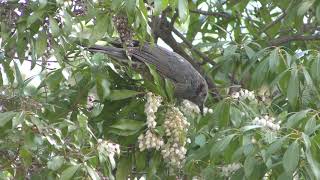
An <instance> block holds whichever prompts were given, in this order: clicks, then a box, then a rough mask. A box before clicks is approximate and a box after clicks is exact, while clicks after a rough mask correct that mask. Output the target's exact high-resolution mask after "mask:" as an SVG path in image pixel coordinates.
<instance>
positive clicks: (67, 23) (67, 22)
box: [63, 10, 73, 34]
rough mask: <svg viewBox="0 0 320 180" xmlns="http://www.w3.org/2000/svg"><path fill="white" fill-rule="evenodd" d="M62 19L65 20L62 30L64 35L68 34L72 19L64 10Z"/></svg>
mask: <svg viewBox="0 0 320 180" xmlns="http://www.w3.org/2000/svg"><path fill="white" fill-rule="evenodd" d="M63 19H64V20H65V21H64V26H63V30H64V32H65V33H66V34H69V33H70V32H71V30H72V25H73V22H72V17H71V16H70V14H69V13H68V12H67V11H66V10H64V11H63Z"/></svg>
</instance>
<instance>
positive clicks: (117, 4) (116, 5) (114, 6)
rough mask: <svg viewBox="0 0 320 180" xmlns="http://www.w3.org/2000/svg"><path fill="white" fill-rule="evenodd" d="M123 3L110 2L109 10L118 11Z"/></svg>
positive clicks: (117, 0)
mask: <svg viewBox="0 0 320 180" xmlns="http://www.w3.org/2000/svg"><path fill="white" fill-rule="evenodd" d="M123 1H124V0H112V4H111V8H112V9H113V10H115V9H119V8H120V7H121V5H122V4H123Z"/></svg>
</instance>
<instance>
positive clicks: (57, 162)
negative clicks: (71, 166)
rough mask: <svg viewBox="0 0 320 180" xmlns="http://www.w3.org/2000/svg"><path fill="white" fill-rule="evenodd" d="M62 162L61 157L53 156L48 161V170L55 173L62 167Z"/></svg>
mask: <svg viewBox="0 0 320 180" xmlns="http://www.w3.org/2000/svg"><path fill="white" fill-rule="evenodd" d="M64 162H65V160H64V157H63V156H55V157H53V158H52V159H51V160H50V161H48V163H47V166H48V168H49V169H51V170H53V171H56V170H58V169H59V168H60V167H62V165H63V163H64Z"/></svg>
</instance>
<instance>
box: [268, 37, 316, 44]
mask: <svg viewBox="0 0 320 180" xmlns="http://www.w3.org/2000/svg"><path fill="white" fill-rule="evenodd" d="M315 40H320V35H308V36H306V35H301V34H296V35H288V36H282V37H279V38H277V39H274V40H271V41H270V42H269V45H270V46H279V45H282V44H285V43H288V42H291V41H315Z"/></svg>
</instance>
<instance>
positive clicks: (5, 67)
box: [2, 62, 14, 84]
mask: <svg viewBox="0 0 320 180" xmlns="http://www.w3.org/2000/svg"><path fill="white" fill-rule="evenodd" d="M2 66H3V70H4V72H5V73H6V76H7V78H8V80H9V82H10V83H11V84H12V83H13V82H14V75H13V70H12V69H11V67H10V66H9V63H8V62H2Z"/></svg>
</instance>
